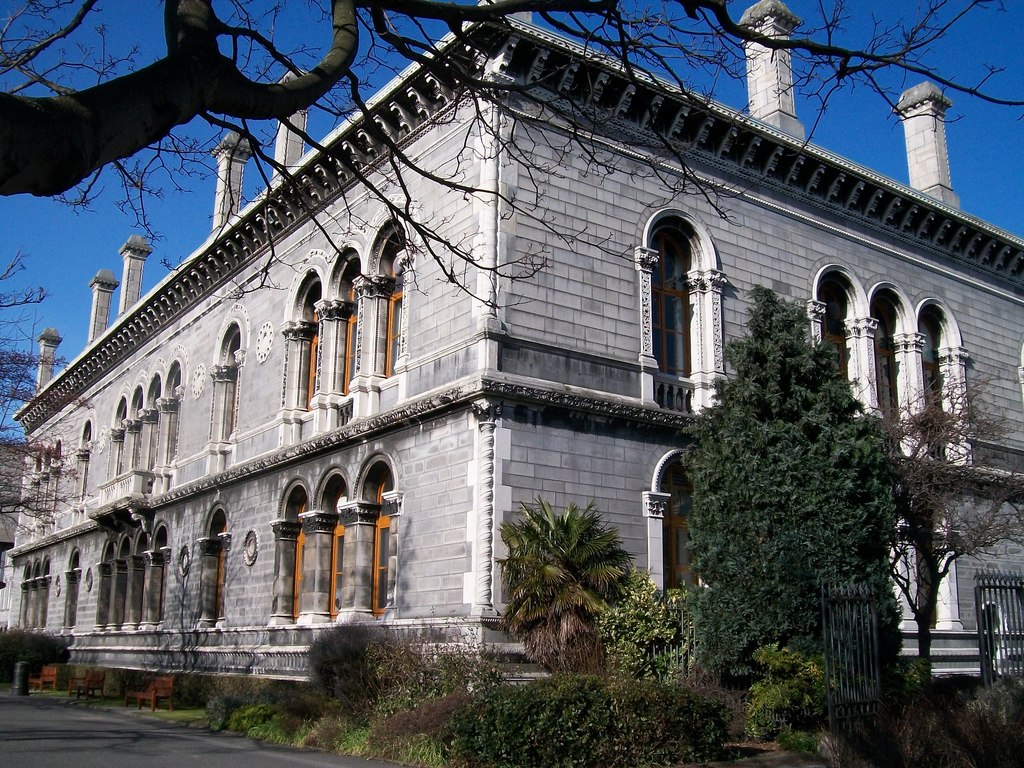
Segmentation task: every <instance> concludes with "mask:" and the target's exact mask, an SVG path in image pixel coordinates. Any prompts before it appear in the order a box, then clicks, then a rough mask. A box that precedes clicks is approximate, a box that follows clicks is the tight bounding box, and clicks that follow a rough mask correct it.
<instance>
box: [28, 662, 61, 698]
mask: <svg viewBox="0 0 1024 768" xmlns="http://www.w3.org/2000/svg"><path fill="white" fill-rule="evenodd" d="M46 686H50V690H51V691H56V690H57V668H56V667H54V666H51V665H49V664H47V665H46V666H44V667H43V668H42V669H41V670H40V671H39V674H38V675H29V676H28V687H29V688H31V689H32V690H33V691H45V690H46Z"/></svg>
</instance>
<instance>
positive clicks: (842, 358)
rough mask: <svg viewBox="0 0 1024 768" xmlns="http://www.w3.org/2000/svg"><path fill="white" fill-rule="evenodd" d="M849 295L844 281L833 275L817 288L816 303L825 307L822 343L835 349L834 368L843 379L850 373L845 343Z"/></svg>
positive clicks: (847, 349) (848, 356) (848, 354)
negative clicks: (818, 302)
mask: <svg viewBox="0 0 1024 768" xmlns="http://www.w3.org/2000/svg"><path fill="white" fill-rule="evenodd" d="M849 295H850V293H849V289H848V287H847V285H846V283H845V281H843V280H841V279H840V278H839V277H837V276H835V275H830V276H829V277H826V278H825V279H824V280H823V281H822V282H821V285H820V286H819V287H818V301H820V302H821V303H822V304H824V305H825V316H824V317H823V318H822V328H821V336H822V341H825V342H826V343H828V344H830V345H831V346H832V348H833V349H835V351H836V368H837V369H838V370H839V373H840V374H842V376H843V378H847V377H848V376H849V371H850V350H849V348H848V346H847V343H846V320H847V317H848V311H849V300H848V298H847V297H848V296H849Z"/></svg>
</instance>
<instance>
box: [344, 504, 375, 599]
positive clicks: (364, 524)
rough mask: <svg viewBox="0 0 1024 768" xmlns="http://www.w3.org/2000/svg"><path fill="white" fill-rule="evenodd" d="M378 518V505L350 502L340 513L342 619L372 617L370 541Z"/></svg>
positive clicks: (371, 542)
mask: <svg viewBox="0 0 1024 768" xmlns="http://www.w3.org/2000/svg"><path fill="white" fill-rule="evenodd" d="M379 514H380V506H379V505H377V504H371V503H368V502H365V501H354V502H349V503H348V504H345V505H342V506H341V508H340V509H339V515H340V516H339V520H340V522H341V523H342V524H343V525H344V526H345V557H344V563H345V566H344V567H345V576H344V578H343V580H342V586H341V602H342V605H343V606H344V607H343V608H342V610H341V612H340V613H341V615H349V616H351V615H366V616H369V615H371V614H372V613H373V603H372V601H373V568H374V566H375V563H374V557H373V556H374V552H373V538H374V535H375V532H376V523H377V516H378V515H379Z"/></svg>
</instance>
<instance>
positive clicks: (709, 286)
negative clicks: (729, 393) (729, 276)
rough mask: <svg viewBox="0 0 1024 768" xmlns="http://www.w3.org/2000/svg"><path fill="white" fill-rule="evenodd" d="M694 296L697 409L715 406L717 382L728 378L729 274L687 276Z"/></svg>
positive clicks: (710, 271) (714, 272)
mask: <svg viewBox="0 0 1024 768" xmlns="http://www.w3.org/2000/svg"><path fill="white" fill-rule="evenodd" d="M687 280H688V282H689V287H690V296H691V297H693V304H694V307H693V325H692V327H691V328H690V348H691V358H692V366H691V367H692V371H691V373H690V378H691V379H692V380H693V410H694V411H695V412H696V411H699V410H701V409H702V408H707V407H708V406H710V405H711V404H712V401H713V400H714V394H715V391H714V390H715V379H716V378H718V376H719V375H725V342H724V340H723V337H722V334H723V331H722V290H723V288H724V287H725V282H726V281H725V275H723V274H722V273H721V272H719V271H718V270H714V269H708V270H704V271H696V270H695V271H693V272H690V273H689V274H688V275H687Z"/></svg>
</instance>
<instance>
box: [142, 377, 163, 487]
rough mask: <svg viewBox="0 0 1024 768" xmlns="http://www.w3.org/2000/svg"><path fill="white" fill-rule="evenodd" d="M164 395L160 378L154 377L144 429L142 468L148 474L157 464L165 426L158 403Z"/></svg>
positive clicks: (150, 388)
mask: <svg viewBox="0 0 1024 768" xmlns="http://www.w3.org/2000/svg"><path fill="white" fill-rule="evenodd" d="M162 395H163V386H162V384H161V382H160V377H159V376H154V377H153V380H152V381H151V382H150V383H149V391H148V392H147V393H146V404H147V405H148V406H149V407H148V409H147V410H146V413H145V414H144V416H143V418H144V423H143V429H142V436H143V441H142V443H143V445H142V465H141V466H142V468H143V469H145V470H146V471H147V472H148V471H150V470H152V469H153V467H154V465H155V464H156V461H157V457H156V452H157V443H158V442H159V440H160V429H161V428H162V426H163V424H162V422H161V419H160V410H159V409H158V408H157V401H159V400H160V398H161V396H162Z"/></svg>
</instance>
